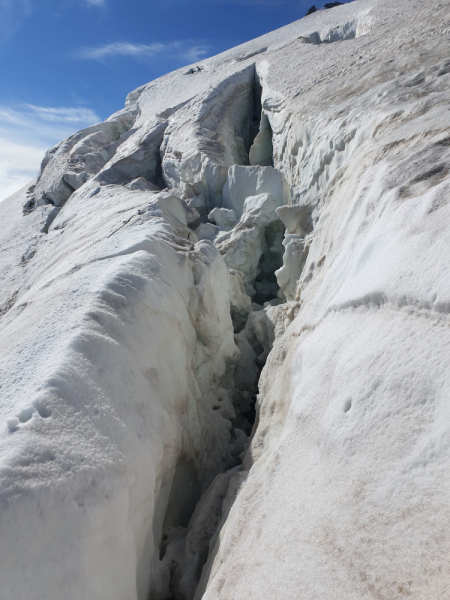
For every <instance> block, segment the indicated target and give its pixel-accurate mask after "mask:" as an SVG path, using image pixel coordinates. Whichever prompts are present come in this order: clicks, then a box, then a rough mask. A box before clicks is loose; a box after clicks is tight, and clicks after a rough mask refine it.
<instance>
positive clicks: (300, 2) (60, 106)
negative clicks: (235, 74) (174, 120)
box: [0, 0, 346, 200]
mask: <svg viewBox="0 0 450 600" xmlns="http://www.w3.org/2000/svg"><path fill="white" fill-rule="evenodd" d="M343 1H346V0H343ZM324 2H325V0H323V1H320V2H314V0H272V1H270V0H234V1H228V0H191V1H189V0H157V1H155V0H0V82H1V84H0V200H1V199H3V198H5V197H7V196H8V195H10V194H11V193H13V192H14V191H15V190H17V189H19V188H20V187H21V186H23V185H24V184H25V183H27V182H28V181H29V180H30V179H31V178H33V177H34V176H35V174H36V172H37V170H38V168H39V164H40V161H41V159H42V156H43V154H44V152H45V150H46V149H47V148H50V147H52V146H53V145H55V143H57V142H59V141H60V140H61V139H63V138H64V137H67V136H68V135H70V134H71V133H73V132H75V131H78V130H79V129H82V128H83V127H86V126H88V125H91V124H92V123H95V122H97V121H101V120H104V119H105V118H107V117H108V116H109V115H110V114H111V113H113V112H115V111H116V110H119V109H120V108H122V107H123V104H124V101H125V97H126V95H127V94H128V93H129V92H130V91H131V90H133V89H135V88H136V87H138V86H140V85H142V84H144V83H147V82H149V81H151V80H153V79H155V78H157V77H159V76H161V75H164V74H165V73H167V72H169V71H172V70H173V69H177V68H179V67H181V66H183V65H186V64H190V63H192V62H195V61H196V60H199V59H202V58H207V57H208V56H212V55H214V54H217V53H219V52H222V51H223V50H226V49H228V48H231V47H233V46H236V45H238V44H241V43H243V42H246V41H248V40H251V39H253V38H255V37H258V36H260V35H263V34H264V33H267V32H268V31H272V30H273V29H277V28H278V27H282V26H283V25H286V24H288V23H291V22H292V21H295V20H297V19H300V18H302V17H303V16H304V15H305V14H306V11H307V10H308V8H309V7H310V6H311V5H312V4H313V3H315V4H316V6H317V7H321V6H323V4H324Z"/></svg>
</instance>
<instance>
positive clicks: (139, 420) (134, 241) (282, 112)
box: [0, 0, 450, 600]
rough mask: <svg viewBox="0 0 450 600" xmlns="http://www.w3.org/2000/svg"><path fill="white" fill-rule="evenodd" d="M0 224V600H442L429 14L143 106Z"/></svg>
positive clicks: (330, 32) (442, 347) (290, 34)
mask: <svg viewBox="0 0 450 600" xmlns="http://www.w3.org/2000/svg"><path fill="white" fill-rule="evenodd" d="M0 219H1V223H2V227H1V228H0V278H1V282H2V285H1V287H0V328H1V336H0V340H1V344H0V346H1V348H0V390H1V397H0V415H1V419H2V422H3V425H2V426H1V427H0V599H1V600H18V599H26V600H43V599H44V598H45V600H66V599H67V600H168V599H169V598H172V599H173V600H201V599H203V600H219V599H220V600H241V599H242V600H244V599H245V600H250V599H255V600H256V599H258V600H273V599H274V598H276V599H277V600H293V599H294V598H295V599H298V600H325V599H326V600H344V599H345V600H375V599H377V600H402V599H404V598H411V599H414V600H448V597H449V594H450V592H449V590H450V534H449V531H450V400H449V392H448V390H449V389H450V370H449V360H450V327H449V314H450V261H449V249H450V225H449V224H450V4H449V3H448V1H447V0H427V1H426V2H424V1H418V0H396V2H395V3H393V2H392V1H391V0H357V1H355V2H352V3H350V4H346V5H343V6H339V7H337V8H333V9H330V10H323V11H317V12H315V13H313V14H312V15H309V16H308V17H305V18H304V19H302V20H300V21H298V22H296V23H293V24H291V25H289V26H287V27H284V28H282V29H280V30H278V31H275V32H272V33H270V34H267V35H265V36H263V37H261V38H259V39H256V40H253V41H251V42H249V43H247V44H244V45H242V46H239V47H237V48H234V49H232V50H229V51H227V52H225V53H223V54H221V55H219V56H216V57H214V58H210V59H206V60H204V61H202V62H199V63H196V64H195V65H192V66H189V67H185V68H184V69H180V70H179V71H175V72H174V73H170V74H169V75H166V76H164V77H162V78H160V79H158V80H156V81H154V82H151V83H149V84H148V85H146V86H143V87H142V88H139V89H138V90H135V91H134V92H132V93H131V94H130V95H129V96H128V98H127V101H126V105H125V108H124V109H123V110H121V111H119V112H118V113H116V114H114V115H112V117H110V118H109V119H108V120H107V121H106V122H104V123H100V124H98V125H95V126H93V127H90V128H88V129H86V130H83V131H81V132H79V133H78V134H76V135H74V136H72V137H71V138H68V139H67V140H64V141H63V142H61V144H59V145H58V146H56V147H55V148H53V149H52V150H50V151H49V152H48V153H47V155H46V157H45V159H44V161H43V164H42V167H41V172H40V173H39V176H38V178H37V180H36V181H35V182H32V183H31V184H30V185H29V186H26V187H25V188H24V189H23V190H21V191H19V192H17V193H16V194H14V195H13V196H11V197H10V198H9V199H7V200H6V201H4V202H2V203H0Z"/></svg>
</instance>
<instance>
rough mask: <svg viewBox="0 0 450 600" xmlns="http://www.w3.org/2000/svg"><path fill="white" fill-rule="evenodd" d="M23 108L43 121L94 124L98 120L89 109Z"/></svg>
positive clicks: (31, 106) (27, 106)
mask: <svg viewBox="0 0 450 600" xmlns="http://www.w3.org/2000/svg"><path fill="white" fill-rule="evenodd" d="M23 107H24V108H25V109H28V110H29V111H30V112H32V113H34V114H36V115H38V116H39V118H41V119H43V120H44V121H58V122H62V123H95V122H96V121H99V120H100V119H99V117H98V116H97V115H96V114H95V112H94V111H93V110H91V109H90V108H66V107H62V108H51V107H48V106H35V105H34V104H23Z"/></svg>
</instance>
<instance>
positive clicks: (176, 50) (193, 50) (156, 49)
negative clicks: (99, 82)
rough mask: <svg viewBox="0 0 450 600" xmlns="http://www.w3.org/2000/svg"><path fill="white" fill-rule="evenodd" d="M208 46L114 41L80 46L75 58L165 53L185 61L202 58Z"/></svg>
mask: <svg viewBox="0 0 450 600" xmlns="http://www.w3.org/2000/svg"><path fill="white" fill-rule="evenodd" d="M209 51H210V47H209V46H206V45H203V44H198V43H195V42H189V41H180V40H178V41H173V42H170V43H168V44H162V43H159V42H154V43H152V44H134V43H132V42H114V43H112V44H105V45H103V46H93V47H88V48H86V47H85V48H80V49H79V50H77V51H76V52H75V54H74V57H75V58H83V59H88V60H97V61H100V62H102V61H105V60H107V59H109V58H113V57H118V56H122V57H129V58H135V59H139V60H154V59H156V58H160V57H162V56H163V55H165V57H166V58H172V59H177V60H179V59H181V58H182V59H184V60H185V62H186V63H189V62H195V61H198V60H200V59H201V58H204V57H205V56H206V55H207V54H208V53H209Z"/></svg>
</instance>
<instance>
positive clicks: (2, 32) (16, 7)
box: [0, 0, 32, 41]
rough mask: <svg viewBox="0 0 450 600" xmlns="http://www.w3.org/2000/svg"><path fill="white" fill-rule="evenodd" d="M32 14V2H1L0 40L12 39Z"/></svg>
mask: <svg viewBox="0 0 450 600" xmlns="http://www.w3.org/2000/svg"><path fill="white" fill-rule="evenodd" d="M31 12H32V1H31V0H0V40H2V41H5V40H7V39H10V38H11V37H12V36H13V35H14V33H15V32H16V31H17V28H18V27H19V25H20V23H21V21H22V20H23V19H25V18H26V17H28V16H29V15H30V14H31Z"/></svg>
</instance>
